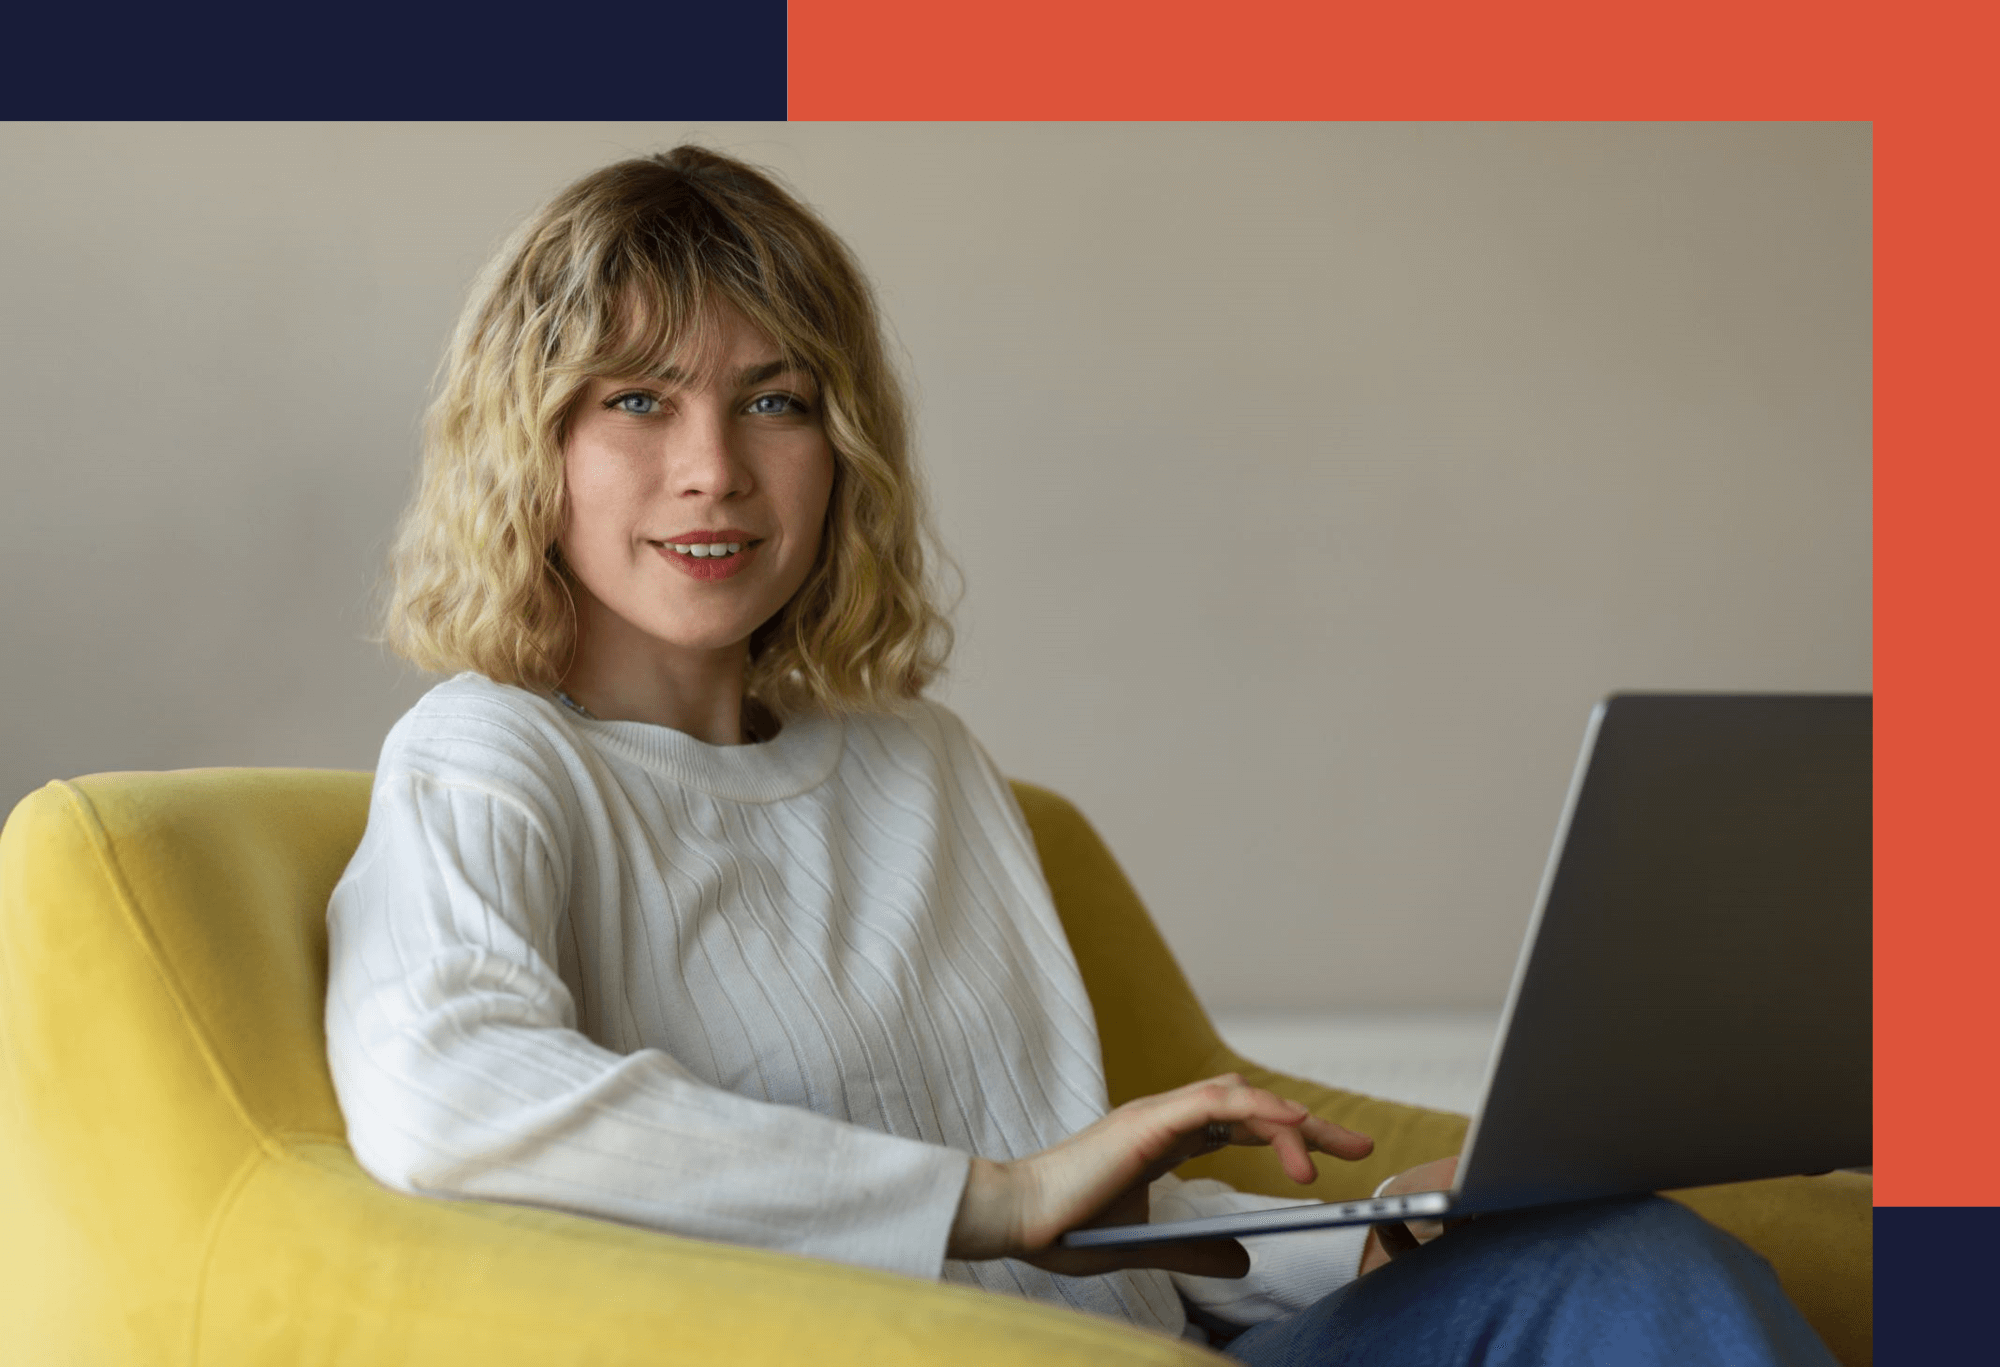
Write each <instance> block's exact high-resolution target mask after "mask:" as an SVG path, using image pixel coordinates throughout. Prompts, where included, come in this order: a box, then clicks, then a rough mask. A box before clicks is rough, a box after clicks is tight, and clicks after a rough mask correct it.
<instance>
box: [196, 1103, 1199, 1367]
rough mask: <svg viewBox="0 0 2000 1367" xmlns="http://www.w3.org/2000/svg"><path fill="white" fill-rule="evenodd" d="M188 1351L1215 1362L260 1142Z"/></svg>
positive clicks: (509, 1359) (244, 1172)
mask: <svg viewBox="0 0 2000 1367" xmlns="http://www.w3.org/2000/svg"><path fill="white" fill-rule="evenodd" d="M201 1295H202V1304H201V1307H200V1313H199V1315H198V1317H197V1319H196V1330H195V1343H194V1345H193V1348H194V1351H193V1353H192V1360H194V1361H199V1362H203V1363H215V1364H224V1363H235V1362H242V1363H246V1364H247V1363H265V1362H306V1361H340V1362H366V1363H369V1364H371V1367H396V1364H408V1365H409V1367H459V1365H460V1364H462V1365H463V1367H507V1365H508V1364H522V1365H523V1367H526V1365H527V1364H533V1365H534V1367H559V1365H560V1364H574V1365H575V1367H584V1364H590V1367H625V1365H627V1364H629V1365H630V1367H640V1365H641V1364H645V1367H660V1364H663V1363H672V1362H771V1363H777V1362H807V1361H810V1362H816V1363H854V1364H857V1365H858V1364H867V1365H868V1367H893V1365H894V1364H898V1363H908V1364H911V1367H930V1365H931V1364H935V1363H939V1362H950V1363H954V1364H961V1363H962V1364H968V1367H1003V1365H1004V1367H1029V1365H1030V1364H1035V1365H1036V1367H1040V1365H1041V1364H1059V1365H1061V1364H1074V1367H1111V1364H1120V1365H1121V1367H1122V1365H1123V1364H1131V1365H1132V1367H1145V1365H1147V1364H1156V1365H1157V1367H1168V1364H1182V1365H1183V1367H1194V1364H1199V1363H1214V1362H1216V1361H1217V1359H1216V1357H1215V1356H1214V1355H1213V1354H1211V1353H1209V1352H1207V1351H1206V1350H1204V1349H1201V1348H1198V1347H1195V1346H1194V1345H1192V1344H1187V1343H1182V1342H1179V1341H1177V1340H1173V1339H1168V1338H1165V1337H1163V1336H1161V1335H1159V1334H1155V1333H1151V1332H1148V1331H1144V1330H1140V1329H1136V1328H1133V1327H1130V1326H1127V1325H1124V1324H1120V1323H1117V1322H1114V1321H1111V1320H1100V1319H1097V1318H1094V1317H1091V1316H1085V1315H1079V1314H1076V1313H1075V1312H1073V1311H1064V1310H1059V1309H1055V1308H1052V1307H1048V1306H1043V1305H1038V1304H1035V1303H1032V1302H1029V1301H1024V1300H1015V1299H1012V1298H1009V1297H1004V1296H997V1295H993V1294H991V1293H988V1292H983V1291H975V1290H971V1289H968V1288H964V1287H957V1286H946V1285H940V1284H936V1283H931V1282H924V1281H918V1280H916V1279H913V1278H908V1277H899V1276H896V1275H895V1274H893V1273H887V1272H880V1271H875V1270H872V1269H863V1268H854V1267H845V1266H842V1265H840V1264H836V1263H828V1262H820V1261H817V1260H814V1259H808V1258H799V1257H793V1256H790V1255H786V1254H779V1253H770V1252H764V1251H761V1250H756V1249H748V1248H740V1247H735V1246H731V1245H726V1244H714V1243H705V1242H701V1241H697V1240H693V1239H680V1238H674V1237H671V1236H668V1235H663V1234H658V1233H654V1232H652V1231H649V1230H642V1229H636V1228H631V1227H628V1226H623V1225H617V1224H612V1223H609V1222H606V1221H601V1220H594V1219H588V1218H585V1217H582V1216H576V1215H569V1214H565V1213H563V1212H560V1211H552V1210H541V1209H534V1208H529V1207H524V1206H513V1205H501V1204H498V1203H492V1202H485V1201H445V1200H437V1199H431V1198H424V1197H412V1196H405V1195H403V1194H401V1193H398V1192H394V1191H391V1190H390V1189H388V1188H387V1187H384V1186H381V1185H380V1184H379V1183H377V1182H376V1181H375V1180H374V1179H373V1178H371V1177H369V1176H368V1174H367V1173H365V1172H364V1171H362V1169H361V1167H360V1166H359V1165H358V1164H357V1163H356V1162H355V1161H354V1157H353V1154H352V1153H351V1151H349V1150H348V1148H347V1147H346V1145H344V1144H341V1143H337V1142H332V1141H329V1140H323V1139H301V1140H293V1141H290V1142H287V1143H286V1144H284V1145H283V1147H282V1148H281V1150H280V1151H279V1152H277V1153H272V1152H271V1151H269V1150H260V1151H259V1152H258V1153H256V1154H255V1155H254V1156H252V1157H251V1158H250V1159H249V1160H248V1161H246V1162H245V1163H244V1165H243V1167H242V1168H241V1169H240V1170H239V1172H238V1173H237V1175H236V1180H235V1181H234V1183H233V1184H232V1190H231V1192H230V1193H229V1195H228V1197H227V1198H226V1200H225V1204H224V1207H223V1210H222V1212H221V1213H220V1215H219V1216H218V1220H217V1224H216V1228H215V1232H214V1235H213V1237H212V1238H211V1240H210V1242H209V1246H208V1249H207V1255H206V1265H205V1267H204V1270H203V1277H202V1293H201Z"/></svg>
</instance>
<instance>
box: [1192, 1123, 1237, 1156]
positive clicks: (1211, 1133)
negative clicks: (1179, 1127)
mask: <svg viewBox="0 0 2000 1367" xmlns="http://www.w3.org/2000/svg"><path fill="white" fill-rule="evenodd" d="M1235 1135H1236V1126H1234V1125H1233V1124H1231V1123H1230V1122H1229V1121H1227V1120H1211V1121H1209V1122H1208V1126H1207V1128H1205V1129H1204V1130H1202V1132H1201V1143H1202V1147H1203V1148H1204V1149H1207V1150H1209V1151H1210V1152H1213V1151H1214V1150H1216V1149H1221V1148H1227V1147H1228V1145H1229V1141H1230V1140H1231V1139H1233V1138H1234V1137H1235Z"/></svg>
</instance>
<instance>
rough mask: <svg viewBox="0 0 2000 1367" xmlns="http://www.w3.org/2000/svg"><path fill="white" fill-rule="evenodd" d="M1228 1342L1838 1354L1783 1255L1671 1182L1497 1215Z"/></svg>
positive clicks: (1430, 1353)
mask: <svg viewBox="0 0 2000 1367" xmlns="http://www.w3.org/2000/svg"><path fill="white" fill-rule="evenodd" d="M1223 1351H1224V1352H1225V1353H1227V1354H1228V1355H1229V1356H1230V1357H1232V1358H1236V1359H1238V1360H1239V1361H1242V1362H1246V1363H1251V1364H1254V1367H1307V1365H1308V1364H1311V1367H1331V1365H1332V1364H1351V1367H1474V1365H1475V1364H1477V1365H1479V1367H1564V1365H1566V1364H1576V1367H1708V1365H1709V1364H1718V1365H1722V1364H1726V1365H1727V1367H1750V1365H1751V1364H1758V1365H1759V1367H1767V1365H1769V1364H1784V1367H1836V1364H1835V1363H1834V1358H1833V1355H1832V1354H1831V1353H1829V1352H1827V1350H1826V1346H1825V1345H1824V1344H1822V1343H1821V1342H1820V1341H1819V1337H1818V1336H1817V1335H1816V1334H1814V1333H1813V1331H1812V1328H1811V1326H1810V1325H1808V1324H1807V1323H1806V1322H1805V1320H1804V1318H1803V1317H1802V1316H1801V1315H1800V1314H1799V1312H1798V1310H1797V1309H1795V1308H1794V1307H1793V1305H1792V1303H1791V1302H1790V1301H1789V1300H1787V1299H1786V1298H1785V1293H1784V1292H1783V1291H1782V1290H1781V1289H1780V1288H1779V1286H1778V1279H1777V1276H1776V1275H1775V1274H1774V1273H1773V1272H1772V1271H1771V1265H1770V1264H1769V1263H1767V1262H1765V1261H1764V1260H1763V1259H1762V1258H1761V1257H1759V1256H1758V1255H1757V1254H1755V1253H1753V1252H1751V1251H1750V1249H1748V1248H1746V1247H1744V1245H1743V1244H1742V1243H1740V1242H1738V1241H1737V1240H1736V1239H1735V1238H1733V1237H1732V1236H1730V1235H1728V1234H1725V1233H1724V1232H1723V1231H1721V1230H1719V1229H1717V1228H1715V1226H1713V1225H1711V1224H1709V1223H1708V1222H1707V1221H1706V1220H1703V1219H1702V1218H1701V1217H1700V1216H1698V1215H1696V1214H1694V1213H1693V1212H1692V1211H1690V1210H1688V1209H1687V1208H1686V1207H1685V1206H1681V1205H1677V1204H1676V1203H1674V1202H1672V1201H1668V1200H1665V1199H1663V1198H1661V1197H1657V1196H1642V1197H1637V1198H1632V1199H1621V1200H1615V1201H1598V1202H1592V1203H1590V1204H1588V1205H1581V1206H1566V1207H1556V1208H1551V1209H1547V1210H1538V1211H1521V1212H1514V1213H1510V1214H1505V1215H1487V1216H1482V1217H1481V1218H1479V1219H1476V1220H1473V1221H1470V1222H1469V1223H1467V1224H1465V1225H1462V1226H1459V1227H1457V1228H1455V1229H1453V1230H1451V1231H1450V1232H1449V1233H1448V1234H1445V1235H1443V1236H1442V1237H1440V1238H1438V1239H1435V1240H1433V1241H1432V1242H1430V1243H1428V1244H1425V1245H1424V1246H1423V1247H1421V1248H1419V1249H1416V1250H1414V1251H1412V1252H1410V1253H1406V1254H1404V1255H1402V1256H1401V1257H1398V1258H1397V1259H1396V1260H1395V1261H1394V1262H1392V1263H1390V1264H1389V1265H1388V1266H1386V1267H1381V1268H1377V1269H1376V1270H1375V1271H1373V1272H1371V1273H1369V1274H1368V1275H1367V1276H1366V1277H1363V1278H1361V1279H1360V1280H1358V1281H1355V1282H1351V1283H1349V1284H1348V1285H1346V1286H1343V1287H1341V1288H1340V1289H1339V1290H1337V1291H1334V1292H1332V1293H1330V1294H1329V1295H1327V1296H1326V1297H1324V1298H1323V1299H1321V1300H1320V1301H1318V1302H1317V1303H1315V1304H1313V1305H1309V1306H1307V1307H1306V1308H1305V1309H1303V1310H1301V1311H1299V1312H1297V1313H1296V1314H1293V1315H1289V1316H1287V1317H1285V1318H1284V1319H1280V1320H1272V1321H1269V1322H1267V1323H1264V1324H1259V1325H1255V1326H1253V1327H1252V1328H1250V1329H1248V1330H1246V1331H1245V1332H1244V1333H1242V1334H1240V1335H1238V1336H1237V1337H1236V1339H1234V1340H1233V1341H1232V1342H1230V1343H1229V1344H1228V1346H1226V1347H1225V1348H1224V1349H1223Z"/></svg>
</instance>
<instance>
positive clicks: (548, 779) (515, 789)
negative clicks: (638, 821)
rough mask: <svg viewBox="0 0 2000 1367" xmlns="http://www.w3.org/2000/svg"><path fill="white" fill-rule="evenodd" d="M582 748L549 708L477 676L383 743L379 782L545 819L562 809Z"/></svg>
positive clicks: (432, 695)
mask: <svg viewBox="0 0 2000 1367" xmlns="http://www.w3.org/2000/svg"><path fill="white" fill-rule="evenodd" d="M578 747H579V740H578V738H577V736H576V735H575V734H574V732H573V731H572V730H571V728H570V727H569V726H568V725H567V723H566V722H565V721H564V719H563V716H562V713H561V711H560V709H558V708H557V706H556V704H555V703H553V702H551V701H550V700H548V699H546V698H543V697H540V696H539V695H537V694H534V693H530V692H529V691H527V690H526V689H524V688H516V687H513V686H512V685H510V684H501V683H495V682H494V681H493V680H491V679H488V678H486V677H484V676H483V675H479V674H470V673H468V674H460V675H458V676H457V677H455V678H452V679H448V680H446V681H445V682H444V683H441V684H439V685H438V686H437V687H435V688H433V689H431V691H430V692H428V693H426V694H424V696H423V697H422V698H421V699H419V700H418V702H417V705H416V706H415V707H412V708H411V709H410V710H409V711H408V712H406V713H404V714H403V716H402V718H401V720H399V721H398V722H397V723H396V724H395V725H394V726H393V727H391V728H390V729H389V735H388V738H387V739H386V740H384V741H383V743H382V754H381V758H380V760H379V761H378V763H377V765H376V770H375V774H376V782H377V784H378V785H379V784H381V783H383V782H385V781H389V780H395V779H408V778H418V779H423V780H427V781H429V782H431V783H435V784H440V785H446V786H453V787H462V788H476V789H484V790H487V791H489V792H492V793H494V794H495V795H496V796H502V797H510V798H513V799H515V800H517V801H524V802H526V803H527V804H528V805H530V806H533V807H536V808H540V809H542V810H544V811H546V810H548V809H549V808H550V807H559V806H561V805H563V804H562V801H561V794H562V792H563V790H564V789H566V788H567V787H568V786H570V785H569V778H568V776H569V775H570V774H571V773H572V772H573V771H574V759H575V756H576V752H577V750H578Z"/></svg>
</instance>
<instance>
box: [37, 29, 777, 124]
mask: <svg viewBox="0 0 2000 1367" xmlns="http://www.w3.org/2000/svg"><path fill="white" fill-rule="evenodd" d="M5 44H6V47H7V49H8V52H7V60H6V61H5V62H4V63H0V73H3V74H0V117H4V118H8V119H480V120H484V119H549V118H556V119H672V120H683V119H717V120H722V119H782V118H784V117H785V93H786V31H785V3H784V0H726V3H720V2H717V0H710V3H707V4H700V5H694V4H678V5H676V4H664V5H646V6H637V7H629V6H620V7H612V8H606V7H601V6H577V7H570V6H562V5H544V6H534V7H527V6H518V7H517V6H514V5H508V4H494V5H486V6H471V5H463V4H461V5H454V6H451V7H443V6H427V5H423V4H420V3H412V4H409V5H404V6H397V7H394V8H389V7H382V8H377V7H375V6H359V7H357V6H346V5H314V6H285V7H276V6H272V7H259V8H255V9H241V10H237V9H234V8H233V7H231V8H222V7H214V8H210V7H195V6H182V5H170V6H147V7H145V8H143V9H141V8H139V7H137V6H133V7H131V8H129V9H120V8H109V9H105V8H99V7H97V6H69V5H63V4H60V3H57V0H41V4H40V5H39V6H36V7H31V6H28V5H24V6H20V7H17V9H16V12H15V13H14V14H13V15H11V16H10V17H9V19H8V21H7V24H6V26H5Z"/></svg>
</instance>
